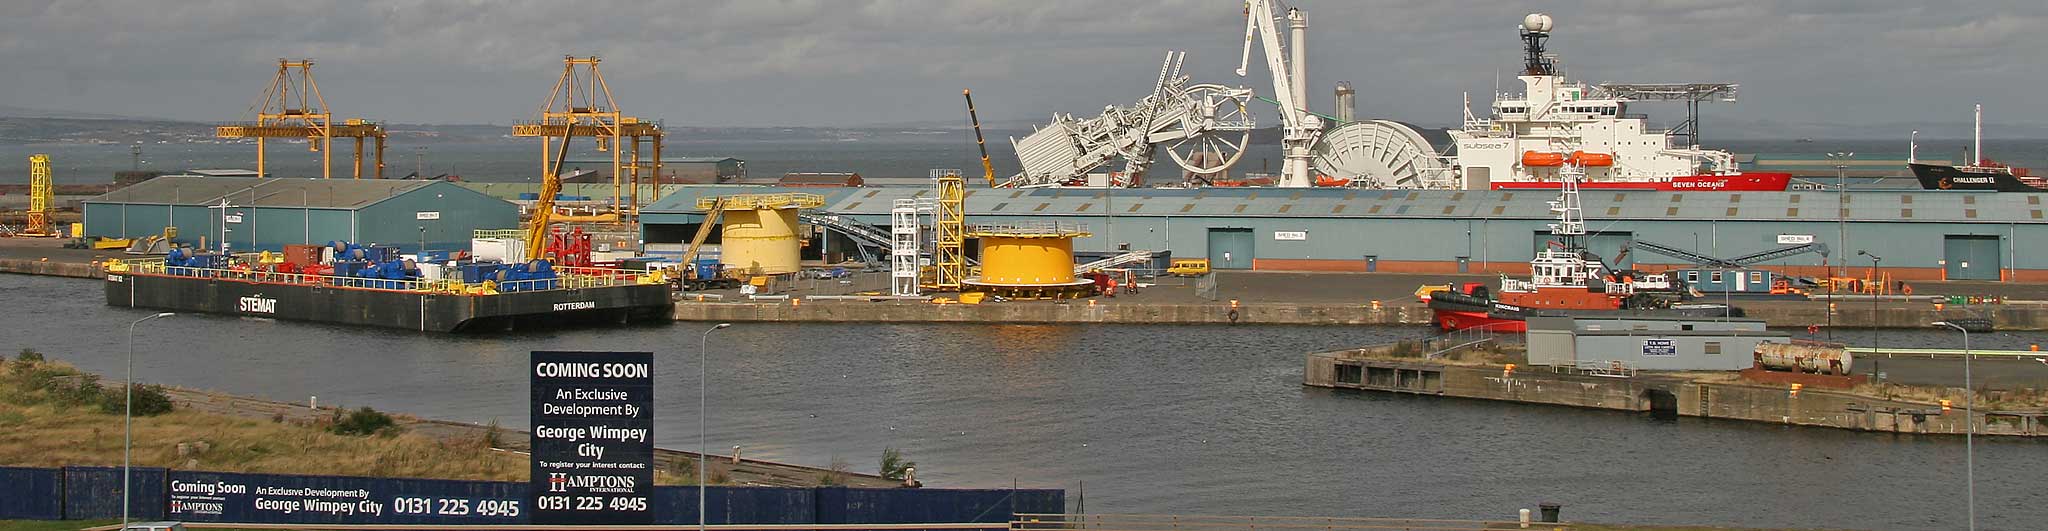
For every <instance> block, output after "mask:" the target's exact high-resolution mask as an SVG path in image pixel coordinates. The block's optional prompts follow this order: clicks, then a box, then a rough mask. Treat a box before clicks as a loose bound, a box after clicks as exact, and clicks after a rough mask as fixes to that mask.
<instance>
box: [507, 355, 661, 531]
mask: <svg viewBox="0 0 2048 531" xmlns="http://www.w3.org/2000/svg"><path fill="white" fill-rule="evenodd" d="M527 374H528V375H530V376H531V377H532V390H533V396H532V410H531V413H530V415H531V416H530V417H529V418H530V420H531V422H532V424H531V426H533V431H532V435H531V441H532V448H533V476H532V478H531V480H530V483H529V484H528V490H529V491H530V492H531V494H530V495H531V496H532V497H533V499H532V515H533V523H535V524H599V525H647V524H652V523H654V512H653V511H652V510H651V509H650V508H649V504H648V497H649V496H650V495H652V494H653V493H654V354H653V353H649V352H558V351H534V352H533V354H532V363H531V368H530V370H529V371H527Z"/></svg>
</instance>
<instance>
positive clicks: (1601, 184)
mask: <svg viewBox="0 0 2048 531" xmlns="http://www.w3.org/2000/svg"><path fill="white" fill-rule="evenodd" d="M1791 184H1792V174H1790V173H1777V172H1755V173H1736V174H1730V175H1689V176H1685V177H1673V178H1671V180H1669V181H1598V182H1582V183H1579V188H1581V189H1585V190H1655V191H1660V192H1783V191H1785V188H1786V187H1787V186H1790V185H1791ZM1563 186H1564V183H1563V182H1562V181H1503V182H1496V183H1493V189H1495V190H1556V189H1558V188H1560V187H1563Z"/></svg>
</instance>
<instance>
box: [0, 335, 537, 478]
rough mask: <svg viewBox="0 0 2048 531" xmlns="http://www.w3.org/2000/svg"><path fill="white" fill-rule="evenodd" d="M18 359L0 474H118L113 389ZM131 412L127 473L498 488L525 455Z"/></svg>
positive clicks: (149, 400)
mask: <svg viewBox="0 0 2048 531" xmlns="http://www.w3.org/2000/svg"><path fill="white" fill-rule="evenodd" d="M23 354H24V356H21V357H20V358H18V359H15V360H6V361H4V362H0V363H4V366H0V465H6V466H34V467H59V466H65V465H111V466H119V465H120V464H121V444H122V437H121V434H122V429H121V424H122V418H121V413H122V404H123V396H122V388H121V387H120V386H118V385H112V386H103V385H101V384H100V383H99V378H98V377H97V376H96V375H91V374H85V373H82V372H80V371H78V370H77V369H75V368H72V367H71V366H69V365H65V364H62V363H58V362H52V361H40V356H39V355H32V354H31V353H30V352H27V351H25V352H24V353H23ZM135 406H136V412H137V416H136V417H135V426H134V434H135V437H134V440H135V446H134V461H135V465H136V466H151V467H172V468H179V469H185V470H207V471H219V472H260V473H279V474H322V475H346V476H386V477H419V478H441V479H472V480H499V481H524V480H525V479H526V474H527V466H528V465H527V460H526V457H525V456H522V455H518V454H512V453H506V452H499V451H493V450H491V449H490V445H489V443H490V442H491V441H488V440H487V439H488V438H487V437H479V438H476V439H474V440H469V441H446V440H435V439H431V438H428V437H423V436H419V435H414V434H409V433H404V432H402V431H401V430H399V429H397V428H395V427H388V426H385V425H384V423H382V422H376V421H374V420H365V419H374V418H375V417H377V416H379V415H378V414H367V415H365V414H360V413H354V414H352V415H351V417H339V416H337V418H322V419H319V420H314V421H303V420H287V419H285V418H283V417H282V416H278V417H273V418H271V419H257V418H245V417H235V416H229V415H223V414H217V413H205V412H198V411H186V410H181V409H176V408H174V407H172V405H171V403H170V399H169V398H168V397H167V396H165V394H164V393H163V392H162V390H161V389H157V388H155V387H154V386H147V385H139V386H136V400H135ZM359 411H361V410H359ZM366 425H367V426H369V428H370V429H367V430H365V429H362V428H363V427H364V426H366ZM350 427H355V428H356V429H355V430H350V429H348V428H350ZM364 431H368V432H370V433H369V434H360V433H361V432H364ZM337 432H341V433H337Z"/></svg>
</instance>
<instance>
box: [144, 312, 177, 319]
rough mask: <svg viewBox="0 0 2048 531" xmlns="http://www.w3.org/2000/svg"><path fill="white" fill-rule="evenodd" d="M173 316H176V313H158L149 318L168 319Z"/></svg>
mask: <svg viewBox="0 0 2048 531" xmlns="http://www.w3.org/2000/svg"><path fill="white" fill-rule="evenodd" d="M173 315H177V314H176V313H172V312H163V313H159V314H156V315H152V316H150V317H151V318H161V317H170V316H173Z"/></svg>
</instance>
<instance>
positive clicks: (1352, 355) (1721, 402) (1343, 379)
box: [1302, 351, 2048, 437]
mask: <svg viewBox="0 0 2048 531" xmlns="http://www.w3.org/2000/svg"><path fill="white" fill-rule="evenodd" d="M1357 352H1358V351H1337V352H1319V353H1315V354H1309V355H1308V360H1307V365H1306V367H1305V370H1304V371H1303V373H1302V384H1303V385H1307V386H1310V387H1325V388H1332V389H1358V390H1366V391H1382V392H1393V393H1408V394H1424V395H1436V396H1447V397H1459V398H1474V399H1480V400H1499V401H1505V402H1522V403H1529V404H1549V405H1559V406H1572V407H1583V408H1593V409H1609V410H1615V411H1632V412H1647V413H1653V414H1664V415H1672V416H1687V417H1701V418H1724V419H1734V420H1744V421H1753V422H1769V423H1776V424H1790V425H1799V426H1817V427H1826V428H1840V429H1846V430H1856V431H1874V432H1890V433H1922V434H1945V435H1962V434H1963V430H1964V429H1966V428H1965V427H1966V426H1967V425H1968V424H1966V423H1965V421H1964V419H1965V418H1967V417H1971V416H1973V415H1969V414H1966V413H1965V412H1964V410H1963V409H1962V408H1961V407H1960V406H1956V407H1954V408H1952V409H1950V410H1948V411H1946V412H1944V411H1943V410H1942V408H1941V406H1940V405H1939V404H1929V403H1919V402H1909V401H1903V400H1891V399H1885V398H1882V397H1877V396H1871V395H1867V394H1861V393H1857V392H1852V391H1837V390H1822V389H1814V388H1807V389H1802V390H1799V391H1797V392H1794V391H1793V390H1792V389H1791V388H1790V387H1789V386H1787V385H1774V384H1763V383H1750V382H1745V381H1740V380H1736V381H1726V380H1719V381H1709V380H1706V379H1700V378H1695V377H1689V376H1687V375H1681V374H1669V375H1666V374H1650V373H1637V374H1636V375H1634V376H1629V377H1620V376H1600V375H1589V374H1572V373H1564V372H1553V371H1552V370H1551V369H1550V368H1547V367H1520V368H1517V369H1514V370H1508V369H1507V368H1506V367H1503V366H1478V365H1454V364H1447V363H1440V362H1434V361H1427V360H1422V359H1412V360H1404V359H1381V358H1367V357H1360V356H1358V355H1357ZM1958 403H1960V401H1958ZM1974 417H1975V419H1976V424H1977V431H1976V433H1977V434H1979V435H2009V436H2025V437H2048V411H2038V410H2037V411H1978V412H1976V414H1975V415H1974Z"/></svg>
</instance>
